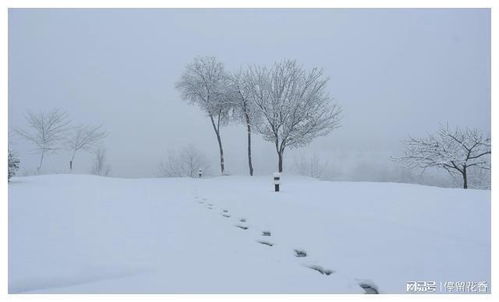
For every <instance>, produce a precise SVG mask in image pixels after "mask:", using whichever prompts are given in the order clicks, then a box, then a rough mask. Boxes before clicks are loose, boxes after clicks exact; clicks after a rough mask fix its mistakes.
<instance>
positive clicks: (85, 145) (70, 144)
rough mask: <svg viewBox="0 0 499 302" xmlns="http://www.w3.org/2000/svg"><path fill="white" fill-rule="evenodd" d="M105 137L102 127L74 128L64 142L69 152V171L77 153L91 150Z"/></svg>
mask: <svg viewBox="0 0 499 302" xmlns="http://www.w3.org/2000/svg"><path fill="white" fill-rule="evenodd" d="M106 135H107V134H106V131H104V130H102V126H88V125H80V126H78V127H75V128H74V129H73V132H72V133H71V134H70V135H69V136H68V138H67V140H66V146H67V148H68V150H69V151H71V159H70V161H69V170H70V171H73V163H74V159H75V157H76V154H77V153H78V152H79V151H91V150H93V149H94V148H95V147H96V146H97V144H98V143H99V141H101V140H102V139H103V138H104V137H106Z"/></svg>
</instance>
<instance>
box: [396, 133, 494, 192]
mask: <svg viewBox="0 0 499 302" xmlns="http://www.w3.org/2000/svg"><path fill="white" fill-rule="evenodd" d="M490 154H491V142H490V137H489V136H486V135H484V134H483V133H482V132H481V131H480V130H478V129H469V128H465V129H460V128H456V129H454V130H451V129H449V127H448V126H446V127H441V128H440V129H439V130H438V132H437V133H435V134H432V135H428V136H427V137H420V138H415V137H410V138H409V139H408V140H407V141H406V150H405V153H404V155H403V156H402V157H401V158H399V159H400V160H402V161H403V162H404V163H405V164H406V165H407V166H409V167H411V168H421V169H427V168H440V169H444V170H446V171H447V172H449V174H451V175H460V176H461V177H462V181H463V188H465V189H467V188H468V177H469V170H470V168H472V169H477V168H478V169H485V170H490Z"/></svg>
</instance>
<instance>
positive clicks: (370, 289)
mask: <svg viewBox="0 0 499 302" xmlns="http://www.w3.org/2000/svg"><path fill="white" fill-rule="evenodd" d="M359 286H360V287H362V289H363V290H364V291H365V292H366V294H379V290H378V286H376V284H374V283H373V282H372V281H369V280H365V281H362V282H360V283H359Z"/></svg>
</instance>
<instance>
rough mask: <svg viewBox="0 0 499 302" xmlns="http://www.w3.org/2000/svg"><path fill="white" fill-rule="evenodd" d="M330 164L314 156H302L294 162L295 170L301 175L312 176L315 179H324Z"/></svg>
mask: <svg viewBox="0 0 499 302" xmlns="http://www.w3.org/2000/svg"><path fill="white" fill-rule="evenodd" d="M328 165H329V163H328V162H327V161H323V160H321V159H320V158H319V156H317V154H315V153H314V154H313V155H312V156H306V155H303V154H302V155H301V156H300V157H298V158H295V160H294V169H295V170H296V172H297V173H298V174H300V175H305V176H310V177H313V178H322V177H324V176H325V175H324V174H325V172H326V171H327V169H328Z"/></svg>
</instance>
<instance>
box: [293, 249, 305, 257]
mask: <svg viewBox="0 0 499 302" xmlns="http://www.w3.org/2000/svg"><path fill="white" fill-rule="evenodd" d="M295 256H296V257H307V252H305V251H304V250H296V249H295Z"/></svg>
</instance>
